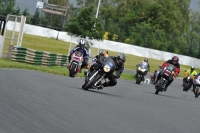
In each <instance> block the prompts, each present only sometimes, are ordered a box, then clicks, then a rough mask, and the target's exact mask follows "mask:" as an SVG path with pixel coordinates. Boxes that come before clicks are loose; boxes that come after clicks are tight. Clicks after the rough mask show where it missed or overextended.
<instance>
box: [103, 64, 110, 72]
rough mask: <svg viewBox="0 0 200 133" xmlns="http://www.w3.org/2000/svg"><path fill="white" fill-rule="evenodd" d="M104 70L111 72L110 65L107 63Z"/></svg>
mask: <svg viewBox="0 0 200 133" xmlns="http://www.w3.org/2000/svg"><path fill="white" fill-rule="evenodd" d="M103 70H104V71H105V72H109V71H110V66H109V65H107V64H106V65H105V66H104V67H103Z"/></svg>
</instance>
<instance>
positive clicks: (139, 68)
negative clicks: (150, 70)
mask: <svg viewBox="0 0 200 133" xmlns="http://www.w3.org/2000/svg"><path fill="white" fill-rule="evenodd" d="M138 70H140V71H142V72H144V71H146V69H142V68H141V67H138Z"/></svg>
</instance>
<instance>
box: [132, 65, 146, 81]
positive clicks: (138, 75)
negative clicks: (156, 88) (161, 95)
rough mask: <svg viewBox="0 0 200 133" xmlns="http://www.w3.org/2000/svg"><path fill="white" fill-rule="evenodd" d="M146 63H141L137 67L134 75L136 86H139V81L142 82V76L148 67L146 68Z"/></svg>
mask: <svg viewBox="0 0 200 133" xmlns="http://www.w3.org/2000/svg"><path fill="white" fill-rule="evenodd" d="M147 65H148V64H147V63H146V62H142V63H140V64H139V65H137V73H136V75H135V77H136V84H140V82H141V81H144V76H145V75H146V73H147V72H148V67H147Z"/></svg>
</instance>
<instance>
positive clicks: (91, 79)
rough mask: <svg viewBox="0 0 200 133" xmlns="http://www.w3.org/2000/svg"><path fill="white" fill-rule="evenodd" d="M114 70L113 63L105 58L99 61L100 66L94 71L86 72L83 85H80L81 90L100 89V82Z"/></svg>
mask: <svg viewBox="0 0 200 133" xmlns="http://www.w3.org/2000/svg"><path fill="white" fill-rule="evenodd" d="M115 69H116V65H115V63H114V61H113V60H112V59H111V58H109V57H107V58H105V59H102V60H101V64H99V66H98V67H97V68H95V70H94V71H93V72H92V73H90V71H88V72H87V73H86V75H85V83H84V84H83V85H82V89H84V90H88V89H99V88H102V80H106V79H107V76H109V75H110V74H112V73H113V72H114V71H115Z"/></svg>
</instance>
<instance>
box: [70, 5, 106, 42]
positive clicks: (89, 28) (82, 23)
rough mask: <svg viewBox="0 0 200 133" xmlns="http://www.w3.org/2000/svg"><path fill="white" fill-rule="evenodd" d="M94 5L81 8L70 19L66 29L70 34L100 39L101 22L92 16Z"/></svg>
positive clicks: (101, 34)
mask: <svg viewBox="0 0 200 133" xmlns="http://www.w3.org/2000/svg"><path fill="white" fill-rule="evenodd" d="M94 14H95V13H94V6H90V7H85V8H83V9H81V11H80V13H79V15H78V16H77V17H75V18H71V19H70V23H69V25H68V26H67V28H66V30H67V32H68V33H70V34H71V35H77V36H80V37H82V38H86V37H89V38H90V39H97V40H102V38H103V29H102V25H101V23H100V22H99V21H98V19H96V18H95V17H94Z"/></svg>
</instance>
